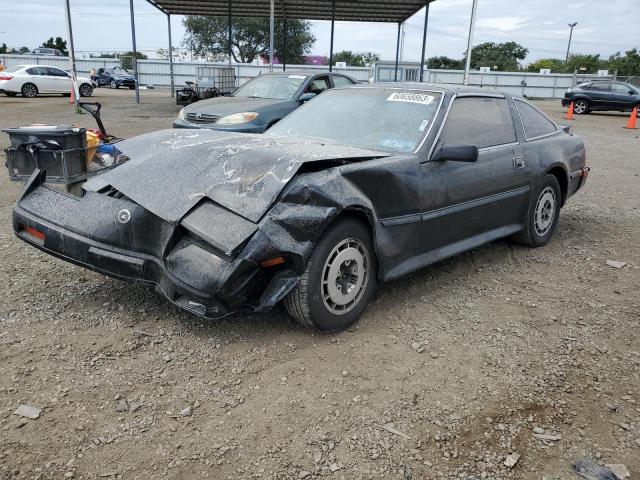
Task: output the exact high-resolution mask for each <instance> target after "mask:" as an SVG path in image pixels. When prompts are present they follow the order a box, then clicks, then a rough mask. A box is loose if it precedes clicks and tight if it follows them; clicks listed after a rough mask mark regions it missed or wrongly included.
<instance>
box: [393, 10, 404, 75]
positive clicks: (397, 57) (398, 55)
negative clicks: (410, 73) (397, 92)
mask: <svg viewBox="0 0 640 480" xmlns="http://www.w3.org/2000/svg"><path fill="white" fill-rule="evenodd" d="M401 29H402V22H398V38H397V39H396V68H395V72H394V74H393V81H394V82H397V81H398V61H399V59H400V30H401Z"/></svg>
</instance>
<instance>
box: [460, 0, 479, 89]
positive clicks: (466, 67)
mask: <svg viewBox="0 0 640 480" xmlns="http://www.w3.org/2000/svg"><path fill="white" fill-rule="evenodd" d="M477 9H478V0H473V6H472V7H471V21H470V22H469V37H468V38H467V60H466V62H465V64H464V81H463V82H462V84H463V85H469V68H470V67H471V49H472V47H473V27H474V26H475V24H476V10H477Z"/></svg>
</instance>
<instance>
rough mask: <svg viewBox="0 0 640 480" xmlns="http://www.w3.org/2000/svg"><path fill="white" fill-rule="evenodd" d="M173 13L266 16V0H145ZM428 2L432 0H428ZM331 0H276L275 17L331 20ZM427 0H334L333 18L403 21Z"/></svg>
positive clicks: (357, 20)
mask: <svg viewBox="0 0 640 480" xmlns="http://www.w3.org/2000/svg"><path fill="white" fill-rule="evenodd" d="M147 1H148V2H149V3H151V4H152V5H154V6H155V7H157V8H158V9H160V10H162V11H163V12H165V13H170V14H172V15H210V16H226V15H228V13H229V2H231V15H232V16H233V17H268V16H269V5H270V2H269V0H147ZM428 1H430V2H432V1H434V0H428ZM332 4H333V2H332V0H276V1H275V14H276V17H277V18H282V17H284V16H286V17H287V18H296V19H300V20H331V10H332ZM425 4H426V0H397V1H392V0H336V1H335V19H336V20H343V21H352V22H394V23H398V22H404V21H405V20H406V19H408V18H409V17H411V16H412V15H414V14H415V13H416V12H418V10H420V9H421V8H423V7H424V6H425Z"/></svg>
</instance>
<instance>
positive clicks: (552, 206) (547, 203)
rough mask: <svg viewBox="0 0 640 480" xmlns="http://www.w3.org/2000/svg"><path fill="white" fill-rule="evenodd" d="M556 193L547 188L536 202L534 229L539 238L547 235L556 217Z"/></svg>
mask: <svg viewBox="0 0 640 480" xmlns="http://www.w3.org/2000/svg"><path fill="white" fill-rule="evenodd" d="M556 203H557V202H556V192H555V191H554V190H553V188H551V187H546V188H545V189H544V190H542V192H540V195H539V196H538V201H537V202H536V210H535V218H534V222H533V224H534V227H535V229H536V233H537V234H538V236H540V237H543V236H544V235H546V234H547V233H548V232H549V230H550V229H551V226H552V225H553V220H554V218H555V216H556Z"/></svg>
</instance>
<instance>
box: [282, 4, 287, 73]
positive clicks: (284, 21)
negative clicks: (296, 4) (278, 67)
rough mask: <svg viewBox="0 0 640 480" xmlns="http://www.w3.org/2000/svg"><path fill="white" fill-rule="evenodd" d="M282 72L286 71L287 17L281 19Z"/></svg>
mask: <svg viewBox="0 0 640 480" xmlns="http://www.w3.org/2000/svg"><path fill="white" fill-rule="evenodd" d="M282 71H283V72H286V71H287V17H286V16H285V17H284V18H283V19H282Z"/></svg>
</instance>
